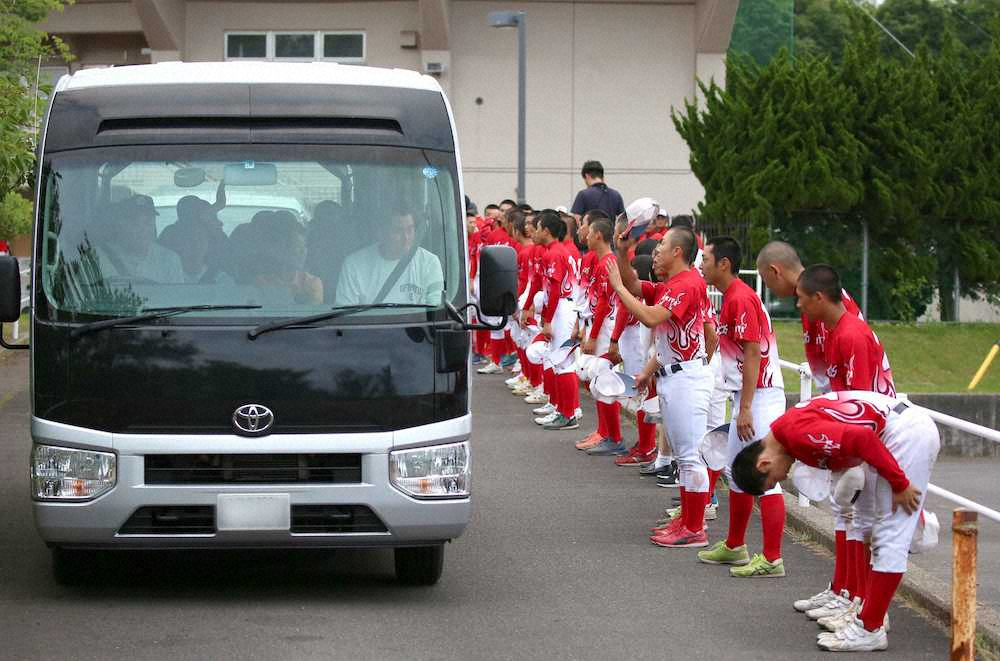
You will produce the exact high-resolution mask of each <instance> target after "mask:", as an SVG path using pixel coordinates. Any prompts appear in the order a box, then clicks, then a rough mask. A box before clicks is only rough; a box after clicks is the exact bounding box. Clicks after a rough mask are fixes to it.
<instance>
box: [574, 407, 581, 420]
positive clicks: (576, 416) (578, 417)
mask: <svg viewBox="0 0 1000 661" xmlns="http://www.w3.org/2000/svg"><path fill="white" fill-rule="evenodd" d="M573 417H574V418H576V420H577V422H579V421H580V420H583V409H581V408H579V407H578V408H577V409H576V410H575V411H573Z"/></svg>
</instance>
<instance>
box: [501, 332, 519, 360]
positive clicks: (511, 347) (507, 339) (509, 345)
mask: <svg viewBox="0 0 1000 661" xmlns="http://www.w3.org/2000/svg"><path fill="white" fill-rule="evenodd" d="M515 351H517V345H516V344H514V338H512V337H511V336H510V331H504V332H503V352H504V353H505V354H512V353H514V352H515Z"/></svg>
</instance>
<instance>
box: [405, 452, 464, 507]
mask: <svg viewBox="0 0 1000 661" xmlns="http://www.w3.org/2000/svg"><path fill="white" fill-rule="evenodd" d="M471 476H472V473H471V471H470V466H469V442H468V441H463V442H462V443H450V444H448V445H434V446H430V447H426V448H413V449H412V450H396V451H395V452H390V453H389V481H390V482H391V483H392V485H393V486H394V487H396V488H397V489H399V490H400V491H402V492H403V493H405V494H407V495H408V496H413V497H414V498H468V497H469V488H470V478H471Z"/></svg>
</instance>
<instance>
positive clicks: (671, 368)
mask: <svg viewBox="0 0 1000 661" xmlns="http://www.w3.org/2000/svg"><path fill="white" fill-rule="evenodd" d="M685 362H687V361H685ZM701 364H702V365H708V359H707V358H702V359H701ZM683 370H684V368H683V367H681V364H680V363H670V365H668V366H667V367H663V366H662V365H661V366H660V369H658V370H656V375H657V376H666V375H667V372H670V374H677V373H678V372H681V371H683Z"/></svg>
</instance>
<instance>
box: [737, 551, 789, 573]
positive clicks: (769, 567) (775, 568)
mask: <svg viewBox="0 0 1000 661" xmlns="http://www.w3.org/2000/svg"><path fill="white" fill-rule="evenodd" d="M729 575H730V576H734V577H736V578H781V577H782V576H784V575H785V562H784V561H783V560H782V559H781V558H778V559H777V560H775V561H774V562H768V561H767V558H765V557H764V555H763V554H762V553H754V554H753V559H751V560H750V564H748V565H746V566H745V567H730V568H729Z"/></svg>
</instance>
